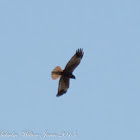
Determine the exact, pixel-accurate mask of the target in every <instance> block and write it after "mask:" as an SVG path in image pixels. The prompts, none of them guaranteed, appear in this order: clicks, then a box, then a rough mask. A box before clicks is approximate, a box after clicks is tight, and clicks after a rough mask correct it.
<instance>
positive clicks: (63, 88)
mask: <svg viewBox="0 0 140 140" xmlns="http://www.w3.org/2000/svg"><path fill="white" fill-rule="evenodd" d="M83 54H84V53H83V50H82V49H78V50H77V51H76V53H75V55H74V56H73V57H72V58H71V59H70V61H69V62H68V63H67V65H66V67H65V69H64V70H62V69H61V68H60V66H57V67H55V68H54V69H53V71H52V73H51V77H52V79H53V80H55V79H57V78H59V77H60V80H59V87H58V93H57V95H56V96H61V95H63V94H64V93H66V92H67V89H68V88H69V80H70V78H71V79H76V78H75V76H74V75H73V74H72V72H73V71H74V69H75V68H76V67H77V66H78V65H79V63H80V61H81V59H82V57H83Z"/></svg>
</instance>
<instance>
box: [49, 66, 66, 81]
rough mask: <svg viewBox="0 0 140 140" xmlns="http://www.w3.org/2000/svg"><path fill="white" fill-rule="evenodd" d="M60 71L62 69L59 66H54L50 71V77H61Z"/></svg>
mask: <svg viewBox="0 0 140 140" xmlns="http://www.w3.org/2000/svg"><path fill="white" fill-rule="evenodd" d="M62 71H63V70H62V69H61V68H60V67H59V66H57V67H55V68H54V69H53V71H52V73H51V77H52V79H53V80H55V79H57V78H59V77H61V72H62Z"/></svg>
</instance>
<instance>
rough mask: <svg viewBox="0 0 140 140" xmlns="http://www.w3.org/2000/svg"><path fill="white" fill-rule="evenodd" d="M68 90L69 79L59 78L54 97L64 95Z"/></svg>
mask: <svg viewBox="0 0 140 140" xmlns="http://www.w3.org/2000/svg"><path fill="white" fill-rule="evenodd" d="M68 88H69V78H68V77H64V76H61V78H60V80H59V86H58V93H57V95H56V96H57V97H58V96H61V95H63V94H64V93H66V92H67V90H68Z"/></svg>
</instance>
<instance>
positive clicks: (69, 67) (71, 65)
mask: <svg viewBox="0 0 140 140" xmlns="http://www.w3.org/2000/svg"><path fill="white" fill-rule="evenodd" d="M83 55H84V53H83V50H82V49H78V50H77V51H76V53H75V54H74V56H73V57H72V58H71V59H70V60H69V62H68V63H67V65H66V67H65V70H66V71H68V72H70V73H72V72H73V71H74V69H75V68H76V67H77V66H78V65H79V63H80V61H81V59H82V57H83Z"/></svg>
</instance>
